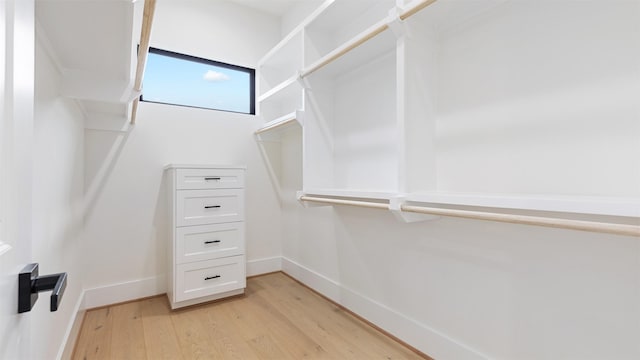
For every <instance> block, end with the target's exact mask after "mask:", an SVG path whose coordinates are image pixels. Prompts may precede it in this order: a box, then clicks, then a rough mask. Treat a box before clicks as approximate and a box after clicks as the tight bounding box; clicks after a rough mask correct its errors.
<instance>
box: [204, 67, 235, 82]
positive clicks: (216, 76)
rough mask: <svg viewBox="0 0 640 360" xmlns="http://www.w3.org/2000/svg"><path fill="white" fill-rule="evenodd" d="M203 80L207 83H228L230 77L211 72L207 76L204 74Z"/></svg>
mask: <svg viewBox="0 0 640 360" xmlns="http://www.w3.org/2000/svg"><path fill="white" fill-rule="evenodd" d="M203 78H204V79H205V80H207V81H211V82H218V81H227V80H229V77H228V76H227V75H225V74H223V73H219V72H217V71H213V70H209V71H207V73H206V74H204V76H203Z"/></svg>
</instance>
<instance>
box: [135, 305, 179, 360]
mask: <svg viewBox="0 0 640 360" xmlns="http://www.w3.org/2000/svg"><path fill="white" fill-rule="evenodd" d="M142 324H143V327H144V343H145V347H146V350H147V359H183V357H182V352H181V349H180V345H179V344H178V336H177V335H176V332H175V330H174V328H173V322H172V321H171V310H170V308H169V303H168V302H167V299H166V297H164V296H162V297H155V298H150V299H146V300H142Z"/></svg>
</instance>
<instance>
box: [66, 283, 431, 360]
mask: <svg viewBox="0 0 640 360" xmlns="http://www.w3.org/2000/svg"><path fill="white" fill-rule="evenodd" d="M247 284H248V287H247V289H246V293H245V296H243V297H235V298H230V299H226V300H221V301H217V302H213V303H209V304H203V305H199V306H194V307H189V308H185V309H179V310H175V311H171V310H170V308H169V305H168V302H167V300H166V298H165V297H156V298H150V299H145V300H140V301H138V302H133V303H129V304H122V305H117V306H115V305H114V306H113V307H110V308H105V309H97V310H90V311H88V312H87V317H86V319H85V322H84V323H83V327H82V330H81V332H80V336H79V338H78V342H77V346H76V352H75V353H74V355H75V356H74V359H106V358H111V359H145V358H146V359H153V360H155V359H185V360H186V359H238V360H240V359H243V360H244V359H278V360H286V359H295V360H297V359H423V357H421V356H420V355H418V354H417V353H415V352H413V351H412V350H411V349H409V348H407V347H405V346H402V345H401V344H399V343H398V342H397V341H395V340H393V339H391V338H390V337H388V336H386V335H385V334H383V333H381V332H380V331H378V330H377V329H375V328H373V327H371V326H370V325H369V324H367V323H366V322H364V321H362V320H360V319H358V318H357V317H355V316H353V315H352V314H351V313H349V312H348V311H346V310H344V309H342V308H340V307H338V306H336V305H335V304H333V303H331V302H330V301H327V300H326V299H325V298H323V297H322V296H320V295H318V294H317V293H315V292H313V291H311V290H310V289H308V288H306V287H304V286H302V285H301V284H299V283H298V282H296V281H295V280H293V279H291V278H289V277H288V276H286V275H284V274H282V273H274V274H269V275H264V276H260V277H256V278H251V279H249V280H248V283H247ZM109 345H110V346H109Z"/></svg>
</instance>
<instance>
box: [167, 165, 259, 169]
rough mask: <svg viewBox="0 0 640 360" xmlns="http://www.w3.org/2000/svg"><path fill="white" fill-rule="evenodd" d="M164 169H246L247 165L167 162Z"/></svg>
mask: <svg viewBox="0 0 640 360" xmlns="http://www.w3.org/2000/svg"><path fill="white" fill-rule="evenodd" d="M163 169H164V170H170V169H239V170H246V169H247V167H246V166H245V165H214V164H167V165H165V166H164V168H163Z"/></svg>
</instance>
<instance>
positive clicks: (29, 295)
mask: <svg viewBox="0 0 640 360" xmlns="http://www.w3.org/2000/svg"><path fill="white" fill-rule="evenodd" d="M66 288H67V273H59V274H53V275H44V276H38V263H33V264H29V265H27V266H25V267H24V269H22V271H21V272H20V274H18V313H23V312H27V311H31V309H32V308H33V305H34V304H35V303H36V300H38V293H39V292H41V291H49V290H53V292H52V293H51V306H50V309H51V311H56V310H58V305H60V301H62V295H63V294H64V290H65V289H66Z"/></svg>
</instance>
